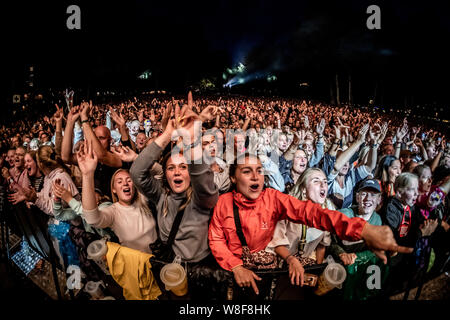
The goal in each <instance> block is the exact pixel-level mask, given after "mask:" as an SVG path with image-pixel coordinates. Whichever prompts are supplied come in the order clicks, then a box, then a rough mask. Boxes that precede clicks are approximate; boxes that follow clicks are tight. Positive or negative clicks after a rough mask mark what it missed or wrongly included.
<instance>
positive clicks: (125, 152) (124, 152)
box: [111, 146, 138, 162]
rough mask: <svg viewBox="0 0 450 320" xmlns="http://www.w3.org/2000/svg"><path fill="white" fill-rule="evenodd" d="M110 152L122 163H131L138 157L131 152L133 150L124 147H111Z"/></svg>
mask: <svg viewBox="0 0 450 320" xmlns="http://www.w3.org/2000/svg"><path fill="white" fill-rule="evenodd" d="M111 151H112V153H114V154H115V155H117V156H118V157H119V158H120V160H122V161H124V162H133V161H134V160H135V159H136V158H137V157H138V155H137V154H136V152H134V151H133V149H130V148H128V147H126V146H117V147H113V148H111Z"/></svg>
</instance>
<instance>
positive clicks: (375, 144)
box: [370, 143, 378, 148]
mask: <svg viewBox="0 0 450 320" xmlns="http://www.w3.org/2000/svg"><path fill="white" fill-rule="evenodd" d="M370 147H371V148H378V143H374V144H372V145H371V146H370Z"/></svg>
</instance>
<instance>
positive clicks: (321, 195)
mask: <svg viewBox="0 0 450 320" xmlns="http://www.w3.org/2000/svg"><path fill="white" fill-rule="evenodd" d="M319 195H320V197H321V198H325V197H326V196H327V193H326V192H325V190H320V193H319Z"/></svg>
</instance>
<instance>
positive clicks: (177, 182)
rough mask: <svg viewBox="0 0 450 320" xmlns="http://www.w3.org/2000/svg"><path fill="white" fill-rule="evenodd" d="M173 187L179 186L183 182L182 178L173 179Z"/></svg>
mask: <svg viewBox="0 0 450 320" xmlns="http://www.w3.org/2000/svg"><path fill="white" fill-rule="evenodd" d="M173 183H174V184H175V187H180V186H181V185H182V184H183V179H175V180H173Z"/></svg>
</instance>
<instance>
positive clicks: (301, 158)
mask: <svg viewBox="0 0 450 320" xmlns="http://www.w3.org/2000/svg"><path fill="white" fill-rule="evenodd" d="M307 164H308V158H307V157H306V153H305V151H303V150H297V151H296V152H295V154H294V162H293V164H292V169H293V170H294V171H295V172H296V173H298V174H302V173H303V171H305V170H306V167H307Z"/></svg>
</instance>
